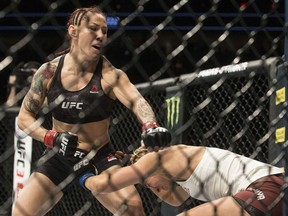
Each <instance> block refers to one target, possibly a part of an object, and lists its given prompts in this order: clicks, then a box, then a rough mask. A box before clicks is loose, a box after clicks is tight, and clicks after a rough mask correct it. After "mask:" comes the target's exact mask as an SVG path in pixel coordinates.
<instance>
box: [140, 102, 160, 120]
mask: <svg viewBox="0 0 288 216" xmlns="http://www.w3.org/2000/svg"><path fill="white" fill-rule="evenodd" d="M137 111H138V113H139V116H140V118H141V120H142V121H143V123H145V122H149V121H156V119H155V115H154V112H153V110H152V108H151V106H150V105H149V104H148V102H147V101H146V100H145V99H144V98H140V99H139V100H138V102H137Z"/></svg>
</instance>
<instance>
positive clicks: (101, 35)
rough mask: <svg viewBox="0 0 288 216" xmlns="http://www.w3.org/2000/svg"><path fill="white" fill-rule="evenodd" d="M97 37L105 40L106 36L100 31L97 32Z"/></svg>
mask: <svg viewBox="0 0 288 216" xmlns="http://www.w3.org/2000/svg"><path fill="white" fill-rule="evenodd" d="M96 37H97V39H98V40H101V41H102V40H103V38H104V37H105V34H104V33H103V31H102V30H101V29H99V30H98V31H97V32H96Z"/></svg>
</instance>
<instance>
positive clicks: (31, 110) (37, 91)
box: [18, 63, 56, 141]
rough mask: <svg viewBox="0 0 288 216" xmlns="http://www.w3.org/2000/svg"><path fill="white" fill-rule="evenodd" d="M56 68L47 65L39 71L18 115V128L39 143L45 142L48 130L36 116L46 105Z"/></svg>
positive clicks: (52, 65) (49, 64)
mask: <svg viewBox="0 0 288 216" xmlns="http://www.w3.org/2000/svg"><path fill="white" fill-rule="evenodd" d="M55 68H56V66H55V65H54V64H51V63H46V64H43V65H42V66H41V67H40V68H39V69H38V70H37V72H36V73H35V75H34V76H33V80H32V83H31V86H30V89H29V91H28V93H27V94H26V96H25V98H24V100H23V102H22V105H21V108H20V112H19V115H18V127H19V128H20V129H21V130H23V131H24V132H25V133H26V134H28V135H29V136H31V137H33V138H34V139H36V140H39V141H43V139H44V136H45V134H46V132H47V129H45V128H44V127H41V124H42V123H43V119H41V118H39V119H36V116H37V114H38V112H39V111H40V110H41V108H42V105H43V103H44V100H45V97H46V91H47V85H48V83H49V81H50V80H51V78H52V76H53V75H54V72H55Z"/></svg>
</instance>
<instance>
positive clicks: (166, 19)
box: [0, 0, 286, 215]
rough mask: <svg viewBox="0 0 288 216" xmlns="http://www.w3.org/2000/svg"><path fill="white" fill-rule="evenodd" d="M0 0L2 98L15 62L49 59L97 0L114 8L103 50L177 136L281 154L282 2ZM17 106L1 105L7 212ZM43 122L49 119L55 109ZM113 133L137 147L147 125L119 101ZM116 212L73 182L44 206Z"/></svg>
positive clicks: (153, 208)
mask: <svg viewBox="0 0 288 216" xmlns="http://www.w3.org/2000/svg"><path fill="white" fill-rule="evenodd" d="M0 4H2V5H3V7H1V8H2V9H1V10H2V16H0V31H1V36H0V50H1V51H2V52H1V54H0V57H1V62H0V75H1V77H3V78H2V79H1V86H2V89H1V92H2V94H1V102H4V101H5V100H6V98H7V91H6V89H7V83H8V76H9V74H10V73H11V71H12V70H13V68H14V67H15V66H16V65H17V64H18V63H19V62H23V61H24V62H26V61H31V60H36V61H39V62H44V61H46V60H48V59H50V58H51V57H52V56H53V53H54V52H55V51H56V50H60V49H62V48H66V44H65V43H64V44H63V41H64V37H65V34H66V29H65V28H66V26H65V25H66V21H67V17H68V15H69V13H70V12H72V11H73V9H74V8H76V7H84V6H91V5H94V4H99V5H100V6H101V7H103V9H104V10H105V11H106V12H107V15H108V27H109V38H110V39H109V40H108V43H107V46H106V48H105V51H104V52H105V56H107V57H108V58H109V59H110V60H111V62H112V63H113V65H115V66H116V67H119V68H122V69H123V70H124V71H125V72H126V73H127V75H128V76H129V78H130V79H131V81H132V82H133V83H137V84H138V85H137V87H138V89H139V90H140V92H141V93H142V94H143V95H144V97H145V98H146V99H147V101H148V102H149V103H150V104H151V106H152V108H153V110H154V112H155V114H156V116H157V119H158V120H159V123H160V124H161V125H165V126H167V128H169V129H170V130H171V132H172V133H173V142H174V143H180V142H181V143H186V144H189V145H197V146H198V145H204V146H214V147H219V148H223V149H229V150H231V151H233V152H236V153H239V154H243V155H246V156H248V157H253V158H255V159H257V160H260V161H264V162H271V161H272V162H273V163H275V164H276V163H277V161H276V162H275V161H273V159H274V158H275V155H274V156H273V155H272V156H271V154H272V151H273V150H271V148H273V146H274V144H275V137H274V132H275V127H277V125H276V124H277V122H279V121H280V120H279V118H280V119H282V118H284V119H285V117H283V116H282V115H278V114H277V113H276V114H275V109H276V108H275V95H274V94H275V92H276V90H277V89H276V88H277V84H278V83H280V81H279V77H277V72H278V68H277V67H278V65H279V64H282V63H283V55H284V38H285V31H284V27H286V25H285V20H284V1H281V0H280V1H261V2H259V1H253V0H251V1H235V0H229V1H224V0H222V1H221V0H220V1H212V0H211V1H208V0H207V1H181V0H177V1H161V0H160V1H157V2H156V1H149V0H146V1H133V0H131V1H113V0H106V1H101V2H98V1H96V2H95V1H77V0H73V1H65V0H62V1H54V2H53V3H51V2H50V1H45V0H42V1H37V2H34V1H33V4H35V5H34V6H33V7H30V5H31V2H30V1H23V0H22V1H21V0H18V1H12V2H10V1H3V2H1V3H0ZM30 8H31V9H30ZM247 61H248V63H247ZM226 65H229V66H227V67H222V66H226ZM206 69H211V70H206ZM192 72H193V73H192ZM281 79H283V77H281ZM139 83H142V84H139ZM17 114H18V109H17V107H14V108H9V109H6V107H4V106H3V107H2V109H1V121H0V134H1V135H0V143H1V145H0V155H1V158H0V170H1V173H2V174H1V175H0V178H1V180H0V182H1V184H0V207H1V208H0V209H1V211H0V212H1V214H3V215H10V212H11V205H12V193H13V185H12V183H13V157H14V146H13V143H14V136H13V135H14V124H15V123H14V121H15V117H16V116H17ZM275 121H276V123H275ZM45 126H46V127H47V128H51V122H50V117H49V116H47V122H46V123H45ZM110 134H111V143H112V144H113V146H114V147H115V149H121V150H123V151H125V152H127V153H131V152H132V151H133V150H134V149H135V148H136V147H137V146H139V143H140V137H141V125H140V124H139V123H138V121H137V119H136V117H135V116H134V115H133V114H132V113H131V111H129V110H128V109H127V108H125V107H124V106H123V105H121V104H120V103H117V106H116V107H115V108H114V110H113V115H112V118H111V127H110ZM43 150H44V146H43V144H42V143H39V142H37V141H33V154H32V156H33V157H32V163H33V165H34V163H35V162H36V160H37V159H38V158H39V157H40V156H41V154H42V152H43ZM269 157H271V158H272V159H271V160H268V159H269ZM137 190H138V192H139V193H140V195H141V198H142V200H143V205H144V210H145V213H146V214H147V215H161V214H162V215H167V214H166V213H164V212H165V206H164V207H163V204H162V202H161V201H160V200H159V199H157V198H156V196H155V195H154V194H153V193H152V192H151V191H150V190H149V189H147V188H145V187H143V186H142V185H137ZM195 205H198V201H196V200H193V199H191V200H189V202H187V203H185V204H184V205H183V206H181V207H180V208H179V209H183V208H187V207H191V206H195ZM166 208H168V207H166ZM163 209H164V210H163ZM175 211H176V210H175ZM177 211H178V210H177ZM170 213H171V214H172V215H173V214H174V213H173V211H170ZM110 214H111V213H109V212H108V211H107V210H106V209H105V208H104V207H102V206H101V204H100V203H99V202H98V201H97V200H96V199H95V198H93V196H92V195H91V194H90V193H88V192H86V191H84V190H83V189H81V188H80V187H79V186H76V185H75V186H73V187H72V188H71V192H69V193H67V194H66V195H65V196H64V198H63V199H62V200H61V201H60V202H59V203H58V204H57V205H56V206H55V208H54V209H53V210H52V211H51V212H49V213H48V214H47V215H110Z"/></svg>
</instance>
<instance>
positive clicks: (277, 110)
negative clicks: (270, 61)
mask: <svg viewBox="0 0 288 216" xmlns="http://www.w3.org/2000/svg"><path fill="white" fill-rule="evenodd" d="M287 66H288V65H287V63H283V64H281V65H279V66H278V70H277V78H276V80H277V83H276V89H275V99H274V100H272V106H271V108H270V110H271V111H270V112H272V114H273V116H274V117H273V118H272V122H273V121H274V122H276V124H275V142H274V146H270V151H269V160H270V161H274V163H273V164H275V165H277V166H280V167H283V168H284V170H285V182H286V185H287V183H288V182H287V180H288V178H287V177H288V166H287V164H288V148H287V142H288V140H287V131H288V130H287V128H288V118H287V93H288V90H287V88H288V74H287V72H288V71H287ZM273 103H274V105H273ZM273 108H274V109H273ZM272 145H273V143H272ZM283 190H284V204H283V215H285V216H286V215H288V205H287V204H288V202H287V201H288V191H287V187H285V188H283Z"/></svg>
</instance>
